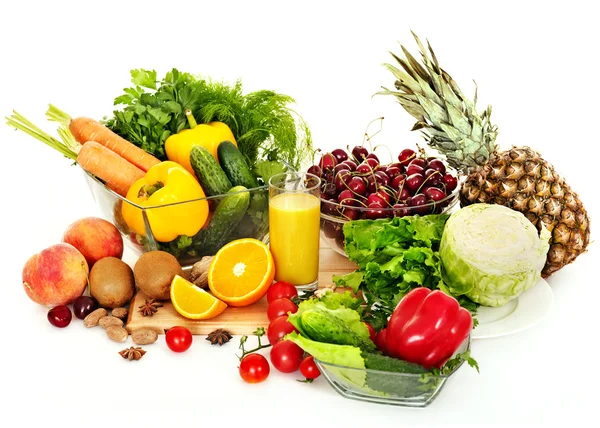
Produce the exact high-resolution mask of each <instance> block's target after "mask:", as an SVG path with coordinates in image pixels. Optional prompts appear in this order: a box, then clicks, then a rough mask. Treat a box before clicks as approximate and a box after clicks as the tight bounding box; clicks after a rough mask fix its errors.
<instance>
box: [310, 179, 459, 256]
mask: <svg viewBox="0 0 600 428" xmlns="http://www.w3.org/2000/svg"><path fill="white" fill-rule="evenodd" d="M459 190H460V185H459V186H457V187H456V188H455V189H454V190H453V192H452V193H451V194H450V195H448V196H446V197H445V198H443V199H441V200H439V201H437V202H431V203H427V204H424V205H418V206H412V207H402V208H378V209H376V210H374V209H373V208H366V207H361V206H353V207H347V206H344V205H342V204H340V203H338V202H335V201H331V200H328V199H326V198H323V197H321V239H322V240H323V241H324V242H325V243H327V245H328V246H329V247H330V248H332V249H333V250H334V251H336V252H337V253H339V254H341V255H343V256H346V257H347V255H346V252H345V250H344V232H343V227H344V224H346V223H347V222H348V221H350V220H361V219H373V218H391V217H405V216H412V215H427V214H441V213H447V212H449V211H451V210H452V209H453V208H454V207H455V206H456V204H457V203H458V200H459V198H458V194H459ZM349 211H350V212H351V213H350V214H351V215H350V216H349V215H348V212H349Z"/></svg>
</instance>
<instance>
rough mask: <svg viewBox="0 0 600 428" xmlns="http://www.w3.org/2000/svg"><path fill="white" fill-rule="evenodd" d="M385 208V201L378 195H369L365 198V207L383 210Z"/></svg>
mask: <svg viewBox="0 0 600 428" xmlns="http://www.w3.org/2000/svg"><path fill="white" fill-rule="evenodd" d="M385 206H386V202H385V199H384V198H382V197H381V195H379V194H378V193H371V194H370V195H369V196H368V197H367V207H369V208H383V207H385Z"/></svg>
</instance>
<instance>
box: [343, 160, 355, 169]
mask: <svg viewBox="0 0 600 428" xmlns="http://www.w3.org/2000/svg"><path fill="white" fill-rule="evenodd" d="M342 163H343V164H344V165H348V167H349V168H350V171H356V167H357V166H358V165H357V164H356V162H354V161H353V160H350V159H348V160H345V161H344V162H342Z"/></svg>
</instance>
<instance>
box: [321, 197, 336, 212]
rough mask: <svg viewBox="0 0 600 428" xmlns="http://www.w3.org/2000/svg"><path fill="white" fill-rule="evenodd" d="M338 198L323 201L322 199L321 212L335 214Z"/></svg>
mask: <svg viewBox="0 0 600 428" xmlns="http://www.w3.org/2000/svg"><path fill="white" fill-rule="evenodd" d="M337 204H338V202H337V199H333V200H329V201H323V200H321V212H322V213H323V214H327V215H335V214H336V208H337Z"/></svg>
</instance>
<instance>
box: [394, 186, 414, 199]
mask: <svg viewBox="0 0 600 428" xmlns="http://www.w3.org/2000/svg"><path fill="white" fill-rule="evenodd" d="M411 196H412V194H411V193H410V190H408V188H407V187H406V186H402V188H401V189H400V190H398V193H396V198H397V199H398V200H399V201H406V200H407V199H408V198H410V197H411Z"/></svg>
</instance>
